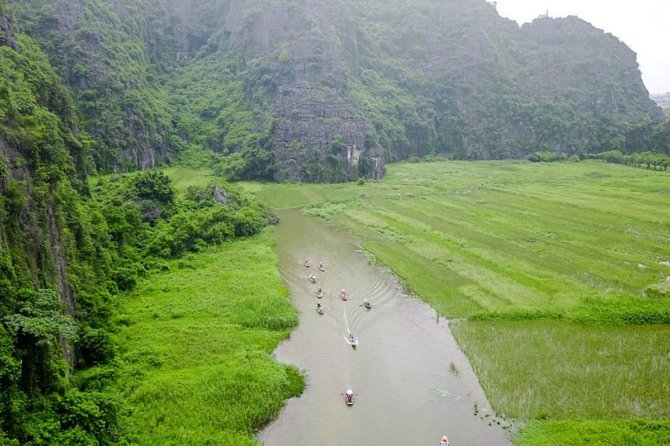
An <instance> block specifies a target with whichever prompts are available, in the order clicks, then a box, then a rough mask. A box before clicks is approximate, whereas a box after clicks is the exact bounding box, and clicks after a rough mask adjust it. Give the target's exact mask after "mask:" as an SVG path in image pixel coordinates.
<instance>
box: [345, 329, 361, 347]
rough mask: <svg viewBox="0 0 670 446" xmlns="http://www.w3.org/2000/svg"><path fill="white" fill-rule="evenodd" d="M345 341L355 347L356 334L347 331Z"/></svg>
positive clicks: (356, 343) (356, 342) (356, 341)
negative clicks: (347, 334)
mask: <svg viewBox="0 0 670 446" xmlns="http://www.w3.org/2000/svg"><path fill="white" fill-rule="evenodd" d="M347 341H348V342H349V344H350V345H351V346H352V347H353V348H356V346H357V345H358V338H357V337H356V336H354V334H353V333H349V336H348V337H347Z"/></svg>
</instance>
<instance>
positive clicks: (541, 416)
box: [247, 162, 670, 445]
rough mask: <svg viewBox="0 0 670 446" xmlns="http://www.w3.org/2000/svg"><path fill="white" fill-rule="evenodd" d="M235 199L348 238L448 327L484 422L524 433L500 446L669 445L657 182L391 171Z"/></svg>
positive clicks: (668, 223)
mask: <svg viewBox="0 0 670 446" xmlns="http://www.w3.org/2000/svg"><path fill="white" fill-rule="evenodd" d="M247 188H248V189H249V190H251V191H254V192H255V193H256V194H257V195H258V196H259V197H261V198H262V199H263V200H264V201H266V202H267V203H268V204H270V205H271V206H273V207H277V208H281V207H294V206H304V207H305V212H307V213H308V214H310V215H314V216H318V217H322V218H326V219H329V220H331V221H334V222H338V223H340V224H341V225H342V226H344V227H346V228H348V229H349V230H350V231H351V232H353V233H354V234H355V235H357V236H358V237H359V239H360V240H361V244H362V245H363V246H364V247H365V248H366V249H367V250H368V251H370V252H371V253H372V254H373V255H374V256H376V258H377V259H378V261H379V262H381V263H383V264H386V265H388V266H389V267H390V268H391V269H392V270H393V271H394V272H395V273H396V274H398V275H399V276H400V277H402V278H403V279H404V280H405V282H406V284H407V286H408V287H409V288H410V289H411V290H413V291H414V292H415V293H416V294H417V295H419V296H420V297H421V298H423V299H424V300H426V301H428V302H429V303H430V304H431V305H432V306H433V307H435V308H436V309H437V310H438V311H439V312H440V313H441V314H443V315H445V316H447V317H449V318H452V319H456V321H455V322H454V323H452V331H453V333H454V335H455V336H456V338H457V340H458V342H459V344H460V345H461V347H462V348H463V349H464V351H465V352H466V354H467V355H468V357H469V358H470V361H471V362H472V364H473V367H474V368H475V371H476V372H477V374H478V376H479V378H480V381H481V383H482V386H483V387H484V390H485V391H486V393H487V395H488V397H489V399H490V401H491V403H492V405H493V407H494V409H495V410H496V411H498V412H500V413H503V414H505V415H506V416H508V417H513V418H515V419H519V420H523V421H524V422H529V423H530V424H529V425H528V427H527V428H526V429H524V430H522V432H521V434H520V435H519V436H518V437H516V438H515V443H517V444H520V445H536V444H537V445H539V444H571V445H574V444H615V443H623V444H670V422H668V419H670V384H669V382H670V297H667V295H666V297H663V296H664V295H663V293H660V294H659V293H655V292H653V291H654V290H658V289H660V290H663V289H667V288H665V282H666V281H668V280H670V206H669V204H670V175H668V174H667V173H664V172H652V171H645V170H641V169H633V168H629V167H625V166H620V165H608V164H602V163H596V162H581V163H553V164H529V163H524V162H435V163H417V164H407V163H405V164H398V165H392V166H389V171H388V174H387V176H386V177H385V178H384V179H383V180H380V181H373V182H367V183H365V184H363V185H358V184H346V185H304V184H301V185H282V186H277V185H272V186H268V185H259V184H251V185H247ZM647 290H648V291H649V292H646V291H647ZM653 420H656V421H653ZM640 426H647V427H646V428H644V429H640ZM563 439H570V441H569V443H568V442H564V441H563ZM565 441H568V440H565Z"/></svg>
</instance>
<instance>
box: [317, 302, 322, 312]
mask: <svg viewBox="0 0 670 446" xmlns="http://www.w3.org/2000/svg"><path fill="white" fill-rule="evenodd" d="M316 308H318V309H319V310H320V309H321V302H317V303H316Z"/></svg>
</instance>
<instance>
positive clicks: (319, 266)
mask: <svg viewBox="0 0 670 446" xmlns="http://www.w3.org/2000/svg"><path fill="white" fill-rule="evenodd" d="M316 266H317V268H319V269H320V270H321V271H323V262H319V263H318V264H317V265H316Z"/></svg>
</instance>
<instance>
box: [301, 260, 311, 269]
mask: <svg viewBox="0 0 670 446" xmlns="http://www.w3.org/2000/svg"><path fill="white" fill-rule="evenodd" d="M303 265H305V268H309V267H310V266H311V265H310V264H309V260H306V259H305V262H304V263H303Z"/></svg>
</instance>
